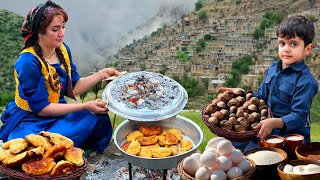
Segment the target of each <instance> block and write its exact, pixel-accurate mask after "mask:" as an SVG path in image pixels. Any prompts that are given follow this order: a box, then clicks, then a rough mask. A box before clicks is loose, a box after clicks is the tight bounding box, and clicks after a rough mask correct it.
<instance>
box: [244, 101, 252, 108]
mask: <svg viewBox="0 0 320 180" xmlns="http://www.w3.org/2000/svg"><path fill="white" fill-rule="evenodd" d="M250 104H252V102H250V101H246V102H244V103H243V105H242V107H244V108H248V106H249V105H250Z"/></svg>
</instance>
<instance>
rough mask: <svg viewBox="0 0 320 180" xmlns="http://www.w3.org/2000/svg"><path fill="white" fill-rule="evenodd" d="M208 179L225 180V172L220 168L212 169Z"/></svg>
mask: <svg viewBox="0 0 320 180" xmlns="http://www.w3.org/2000/svg"><path fill="white" fill-rule="evenodd" d="M210 180H227V174H226V173H225V172H224V171H222V170H216V171H213V172H212V174H211V177H210Z"/></svg>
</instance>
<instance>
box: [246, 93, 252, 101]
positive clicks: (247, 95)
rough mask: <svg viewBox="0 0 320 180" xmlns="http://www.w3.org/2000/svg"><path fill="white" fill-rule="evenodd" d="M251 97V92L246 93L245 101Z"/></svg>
mask: <svg viewBox="0 0 320 180" xmlns="http://www.w3.org/2000/svg"><path fill="white" fill-rule="evenodd" d="M252 97H253V94H252V93H248V94H246V101H249V100H250V99H251V98H252Z"/></svg>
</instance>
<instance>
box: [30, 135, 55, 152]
mask: <svg viewBox="0 0 320 180" xmlns="http://www.w3.org/2000/svg"><path fill="white" fill-rule="evenodd" d="M25 138H26V140H27V142H28V143H29V144H31V145H33V146H35V147H39V146H43V147H44V150H46V151H48V150H49V149H50V148H51V147H52V144H51V143H50V142H49V140H48V139H47V138H45V137H43V136H40V135H38V134H29V135H27V136H26V137H25Z"/></svg>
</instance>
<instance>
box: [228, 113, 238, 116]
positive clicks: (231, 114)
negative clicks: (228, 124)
mask: <svg viewBox="0 0 320 180" xmlns="http://www.w3.org/2000/svg"><path fill="white" fill-rule="evenodd" d="M229 117H237V116H236V114H235V113H230V115H229Z"/></svg>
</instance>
